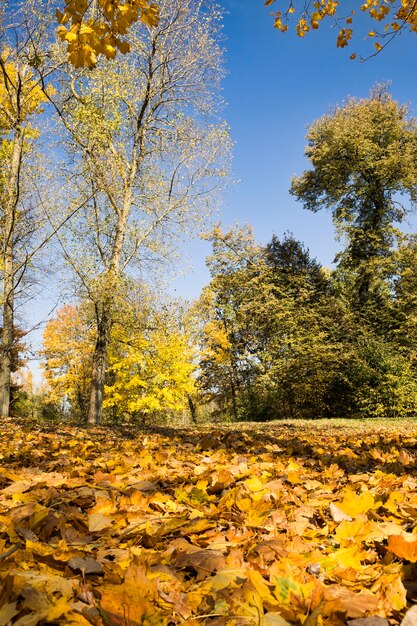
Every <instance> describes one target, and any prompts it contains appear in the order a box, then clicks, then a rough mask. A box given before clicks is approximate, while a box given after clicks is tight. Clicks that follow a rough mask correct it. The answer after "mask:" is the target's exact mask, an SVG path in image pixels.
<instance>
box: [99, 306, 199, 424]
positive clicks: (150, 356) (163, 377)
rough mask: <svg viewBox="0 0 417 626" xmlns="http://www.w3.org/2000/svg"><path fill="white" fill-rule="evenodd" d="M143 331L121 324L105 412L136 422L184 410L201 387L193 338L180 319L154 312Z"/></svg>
mask: <svg viewBox="0 0 417 626" xmlns="http://www.w3.org/2000/svg"><path fill="white" fill-rule="evenodd" d="M147 326H148V328H144V329H143V330H142V332H138V331H133V332H132V331H131V332H129V330H128V329H127V328H126V326H124V325H123V326H122V325H119V324H117V325H115V327H114V330H113V338H112V343H111V345H110V350H109V378H110V379H112V380H111V383H110V384H108V385H106V386H105V400H104V408H113V409H115V410H116V411H117V413H118V414H119V415H123V416H125V417H127V418H128V419H129V418H135V417H138V416H145V415H150V416H152V415H158V414H161V413H165V414H166V413H170V412H174V413H177V412H182V411H183V410H184V409H186V408H187V407H188V398H189V397H190V395H191V394H192V393H193V391H194V389H195V379H194V376H193V373H194V370H195V364H194V358H195V349H193V348H192V346H191V341H190V337H189V334H188V333H187V332H186V331H185V330H184V328H181V326H182V325H181V324H180V323H179V321H178V320H177V319H176V317H175V316H174V315H172V314H169V313H167V312H162V313H154V314H152V319H151V320H148V321H147Z"/></svg>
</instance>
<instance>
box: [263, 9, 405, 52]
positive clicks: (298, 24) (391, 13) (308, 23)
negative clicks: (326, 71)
mask: <svg viewBox="0 0 417 626" xmlns="http://www.w3.org/2000/svg"><path fill="white" fill-rule="evenodd" d="M272 5H280V9H279V10H278V11H277V12H276V13H275V22H274V26H275V28H277V29H278V30H280V31H281V32H286V31H287V30H288V29H289V27H290V25H291V24H292V23H293V24H294V25H295V31H296V33H297V35H298V36H299V37H304V36H305V35H306V34H307V33H308V32H309V31H310V30H317V29H318V28H319V27H320V26H321V25H322V23H323V22H329V23H330V24H332V25H333V26H335V27H336V30H337V39H336V45H337V47H338V48H344V47H345V46H347V45H349V43H350V41H351V39H352V36H353V34H354V28H355V26H354V25H355V21H356V27H357V28H358V23H359V20H358V15H357V13H358V12H362V13H364V14H365V15H366V16H367V17H368V18H370V22H371V25H370V27H369V29H368V33H367V34H368V37H371V38H375V40H376V41H375V43H374V48H375V53H377V52H379V51H380V50H382V48H384V47H385V45H386V44H387V43H389V42H390V41H391V40H392V39H393V38H394V37H395V36H396V35H397V33H399V32H400V31H402V30H409V31H411V32H416V31H417V7H416V3H415V0H402V1H401V2H397V1H396V0H365V1H364V2H363V3H362V4H361V5H359V7H358V10H356V9H351V8H349V7H346V6H345V5H344V3H340V1H339V0H315V1H314V2H307V1H300V2H298V0H295V1H293V0H290V2H288V1H287V0H266V2H265V6H272ZM354 58H356V53H355V52H354V53H353V54H352V55H351V59H354Z"/></svg>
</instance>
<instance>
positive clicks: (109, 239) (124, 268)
mask: <svg viewBox="0 0 417 626" xmlns="http://www.w3.org/2000/svg"><path fill="white" fill-rule="evenodd" d="M220 22H221V15H220V14H219V12H218V10H217V9H216V8H213V7H209V6H207V5H206V2H205V0H198V1H195V0H163V1H162V2H161V3H160V20H159V23H158V26H156V27H155V28H152V29H149V28H147V27H146V26H144V25H143V24H142V25H141V24H136V25H134V26H132V27H131V30H130V42H131V46H132V54H130V55H128V56H126V57H122V56H119V57H118V58H116V59H114V61H112V62H111V63H102V64H98V65H97V67H96V68H95V69H94V71H93V72H90V73H88V75H86V73H85V72H80V73H78V74H77V73H76V76H75V77H74V76H73V72H72V70H71V69H70V70H69V74H68V75H66V76H65V77H64V81H63V83H64V86H63V94H62V99H61V105H59V106H57V110H58V111H59V114H60V116H61V120H62V122H63V124H64V126H65V130H66V131H67V133H68V135H67V136H68V137H69V139H68V142H67V154H68V159H69V160H71V164H72V166H73V167H72V171H71V174H70V180H69V184H68V185H67V196H66V198H65V202H66V203H67V205H66V206H65V207H64V211H65V210H69V211H71V210H72V209H71V207H72V206H76V205H78V206H80V205H81V204H82V203H83V209H82V210H81V211H80V212H79V213H78V214H77V216H76V217H75V218H74V220H72V221H71V223H70V224H68V228H67V229H66V230H65V232H64V233H63V234H62V237H61V240H60V241H61V245H62V249H63V250H64V251H65V252H64V254H65V258H66V260H67V262H68V264H69V266H70V268H71V270H72V271H73V273H74V275H75V277H76V279H77V281H78V285H79V289H80V290H82V293H83V296H85V297H86V298H88V299H89V300H90V302H91V303H92V306H93V308H94V311H95V326H96V337H97V341H96V346H95V350H94V355H93V365H92V368H93V371H92V385H91V396H90V403H89V413H88V421H89V422H90V423H99V422H100V420H101V412H102V401H103V392H104V382H105V372H106V369H107V356H108V347H109V342H110V337H111V333H112V326H113V324H114V322H115V321H117V310H118V309H119V308H120V303H123V300H124V298H125V295H126V284H127V282H128V281H129V280H130V278H131V277H132V275H133V276H135V275H138V272H140V271H142V272H143V270H144V268H151V270H152V271H154V269H155V267H158V266H159V265H160V264H161V262H163V261H165V260H166V259H167V258H172V251H173V249H175V242H176V241H178V239H179V238H183V237H184V234H190V233H196V232H198V229H199V228H200V226H201V225H202V224H205V223H206V220H207V219H208V217H209V216H210V214H211V212H212V211H213V210H214V209H215V208H216V205H217V199H218V191H219V190H220V189H221V188H222V187H223V186H224V183H225V180H227V173H228V168H229V156H230V137H229V133H228V129H227V127H226V125H225V124H224V123H223V122H222V121H219V118H218V108H217V107H218V105H219V86H220V81H221V78H222V76H223V65H222V48H221V45H220V44H219V41H218V36H219V33H220V27H221V23H220ZM65 88H66V90H65ZM74 181H76V184H74Z"/></svg>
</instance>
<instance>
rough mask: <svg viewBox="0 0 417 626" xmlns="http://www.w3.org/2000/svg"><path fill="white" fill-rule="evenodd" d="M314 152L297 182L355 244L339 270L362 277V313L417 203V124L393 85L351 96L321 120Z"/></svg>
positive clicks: (295, 190)
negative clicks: (408, 209) (398, 226)
mask: <svg viewBox="0 0 417 626" xmlns="http://www.w3.org/2000/svg"><path fill="white" fill-rule="evenodd" d="M307 139H308V146H307V148H306V155H307V157H308V159H309V161H310V163H311V165H312V169H310V170H307V171H305V172H304V173H303V174H302V175H301V176H299V177H296V178H294V179H293V181H292V186H291V193H292V194H293V195H295V196H296V198H297V199H298V200H300V201H301V202H302V203H303V205H304V208H306V209H308V210H311V211H319V210H320V209H322V208H328V209H330V210H331V211H332V214H333V220H334V223H335V226H336V229H337V231H338V233H339V234H342V235H343V236H345V237H346V239H347V246H346V248H345V250H344V251H343V253H342V254H341V255H340V256H339V258H338V260H339V265H340V266H344V267H346V268H350V269H352V270H354V271H355V273H356V299H357V308H358V309H359V310H361V309H363V308H364V307H365V305H366V304H367V303H368V302H369V300H370V295H371V290H372V288H373V287H374V286H375V287H376V285H377V281H378V279H379V278H381V275H383V273H384V271H385V270H384V266H385V265H386V263H387V260H389V258H390V255H391V253H392V249H393V246H394V244H395V242H396V238H397V234H398V231H397V230H396V228H395V223H398V222H401V221H402V220H403V218H404V215H405V212H406V208H405V205H402V204H400V202H399V198H400V197H401V196H406V197H408V199H409V200H410V201H411V203H412V204H415V202H416V200H417V122H416V120H415V119H414V118H412V117H410V116H409V113H408V109H407V107H406V106H400V105H399V104H398V103H397V102H396V101H395V100H393V99H392V97H391V96H390V94H389V93H388V91H387V88H386V86H384V85H382V86H377V87H376V88H374V89H373V90H372V92H371V94H370V96H369V98H366V99H362V100H356V99H354V98H350V99H349V100H348V101H347V102H346V103H345V104H344V106H341V107H337V108H336V109H335V110H333V111H331V112H330V113H328V114H327V115H324V116H323V117H322V118H320V119H319V120H317V121H316V122H314V123H313V124H312V125H311V126H310V128H309V131H308V134H307Z"/></svg>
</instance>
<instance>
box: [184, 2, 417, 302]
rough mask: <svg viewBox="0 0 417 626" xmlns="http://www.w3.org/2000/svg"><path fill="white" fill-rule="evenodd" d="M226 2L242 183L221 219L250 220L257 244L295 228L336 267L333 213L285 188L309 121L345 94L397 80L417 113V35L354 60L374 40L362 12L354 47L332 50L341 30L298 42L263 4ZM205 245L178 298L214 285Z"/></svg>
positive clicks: (194, 250)
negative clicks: (307, 205)
mask: <svg viewBox="0 0 417 626" xmlns="http://www.w3.org/2000/svg"><path fill="white" fill-rule="evenodd" d="M279 1H282V0H279ZM220 3H221V5H222V6H223V7H224V9H225V11H226V15H225V20H224V31H225V36H226V41H225V47H226V64H227V71H228V76H227V78H226V80H225V81H224V98H225V100H226V103H227V106H226V108H225V111H224V115H225V118H226V119H227V121H228V123H229V125H230V128H231V133H232V137H233V140H234V141H235V149H234V176H235V178H236V179H237V180H239V181H240V182H239V183H238V184H236V185H234V186H233V189H232V190H231V191H230V192H229V193H228V194H227V195H226V196H225V198H224V209H223V212H222V216H221V219H222V221H223V223H224V224H226V225H232V224H234V223H235V222H236V221H238V222H240V223H244V222H247V223H249V224H251V225H252V226H253V227H254V231H255V236H256V238H257V240H259V241H261V242H267V241H268V240H269V239H270V238H271V236H272V234H273V233H275V234H276V235H277V236H278V237H280V236H282V235H283V233H284V232H285V231H291V232H292V233H293V234H294V236H295V237H296V238H297V239H300V240H301V241H304V242H305V244H306V245H307V246H308V247H309V248H310V251H311V253H312V255H313V256H315V257H317V258H318V260H319V261H321V262H322V263H323V264H324V265H330V264H331V262H332V260H333V258H334V256H335V253H336V251H337V249H338V244H337V242H335V241H334V230H333V227H332V223H331V217H330V214H328V213H325V212H320V213H316V214H313V213H310V212H307V211H305V210H304V209H303V208H302V207H301V205H300V204H298V203H297V202H296V201H295V199H294V198H293V197H292V196H290V194H289V192H288V189H289V186H290V180H291V177H292V176H293V175H294V174H299V173H301V172H302V171H303V170H304V169H305V168H306V167H307V165H308V164H307V161H306V160H305V158H304V148H305V133H306V127H307V125H308V124H309V123H311V122H312V121H313V120H315V119H316V118H317V117H320V116H321V115H323V114H324V113H326V112H327V111H328V109H329V108H330V107H331V106H333V105H335V104H337V103H342V102H343V100H344V99H345V98H346V97H347V96H356V97H366V96H367V95H368V93H369V90H370V88H371V87H372V86H373V85H374V84H375V83H377V82H384V81H391V92H392V94H393V96H394V98H395V99H397V100H398V101H399V102H400V103H401V104H403V103H408V104H409V105H410V110H411V113H412V114H414V115H416V116H417V82H416V76H417V71H416V70H417V55H416V49H417V34H409V33H405V34H401V36H399V37H397V38H396V39H395V40H394V41H393V42H392V43H391V44H389V45H388V46H387V47H386V49H385V50H384V51H383V52H382V53H381V54H379V55H377V56H376V57H373V58H370V59H368V60H367V61H365V62H360V61H351V60H350V59H349V57H350V55H351V53H352V52H353V51H357V52H358V53H360V52H361V53H362V54H363V55H364V56H365V55H366V54H369V53H370V52H372V49H373V48H372V46H373V42H372V40H370V39H369V38H368V39H366V40H365V39H364V37H363V32H364V29H367V26H368V25H369V21H368V20H367V19H366V16H359V17H358V20H359V22H358V25H357V28H356V30H355V39H354V42H353V45H351V46H349V47H348V48H345V49H343V50H342V49H337V48H336V34H337V31H336V30H335V29H334V28H330V27H329V26H328V25H322V26H321V28H320V29H319V30H318V31H315V32H311V33H309V34H308V35H307V36H306V37H305V38H304V39H299V38H298V37H297V36H296V35H295V32H290V30H289V31H288V32H287V33H285V34H282V33H280V32H278V31H276V30H275V29H274V28H273V27H272V24H273V18H272V17H271V11H270V9H268V8H265V7H264V3H263V0H221V2H220ZM275 6H276V7H277V8H278V6H279V2H278V3H277V4H276V5H275ZM352 6H354V4H353V3H352ZM365 32H366V31H365ZM358 57H359V54H358ZM209 251H210V247H209V245H208V244H206V243H204V242H198V243H197V242H194V243H192V244H190V245H188V246H186V253H187V254H188V256H189V257H190V259H191V262H192V265H193V266H194V271H193V272H191V273H189V274H188V275H187V276H186V277H185V278H181V279H178V280H176V281H174V285H173V288H174V289H175V293H176V294H177V295H180V296H184V297H195V296H197V295H198V293H199V291H200V289H201V287H202V285H203V284H206V283H207V282H208V280H209V277H208V274H207V271H206V270H205V266H204V258H205V256H206V255H207V254H208V253H209Z"/></svg>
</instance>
